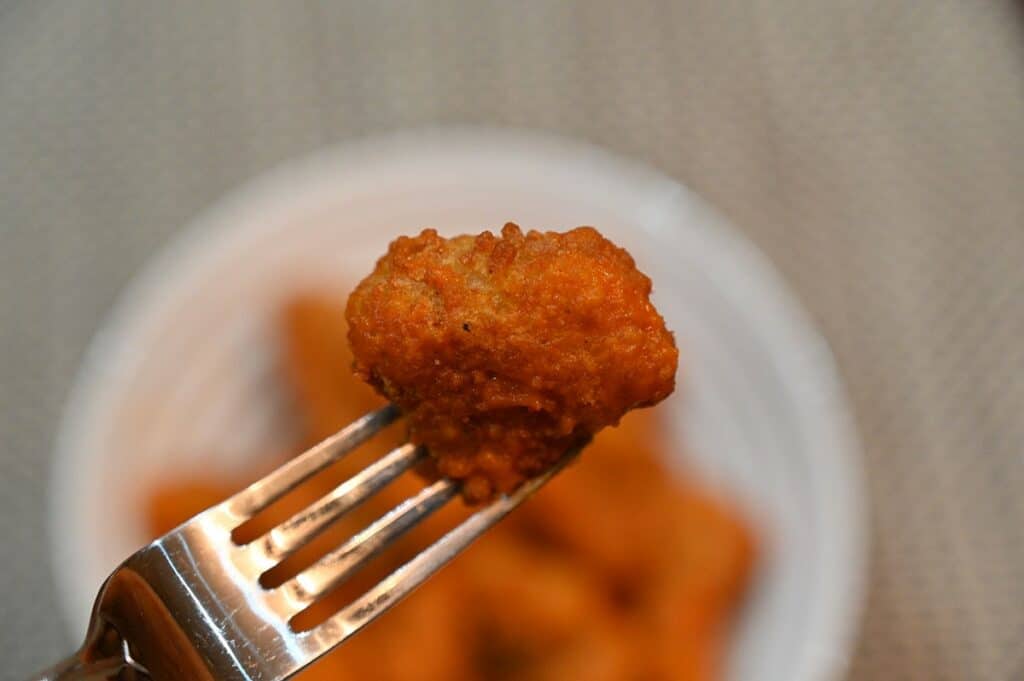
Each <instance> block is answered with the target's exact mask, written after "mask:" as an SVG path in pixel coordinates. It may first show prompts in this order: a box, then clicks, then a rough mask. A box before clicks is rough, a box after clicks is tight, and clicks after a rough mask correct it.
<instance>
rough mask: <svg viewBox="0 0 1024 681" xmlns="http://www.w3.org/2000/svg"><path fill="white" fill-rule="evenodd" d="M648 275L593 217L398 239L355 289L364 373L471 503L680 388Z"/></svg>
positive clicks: (352, 325)
mask: <svg viewBox="0 0 1024 681" xmlns="http://www.w3.org/2000/svg"><path fill="white" fill-rule="evenodd" d="M650 293H651V281H650V279H648V278H647V277H646V276H645V275H644V274H642V273H641V272H640V271H639V270H637V268H636V265H635V263H634V262H633V258H632V257H631V256H630V255H629V253H627V252H626V251H625V250H623V249H621V248H619V247H618V246H616V245H615V244H613V243H612V242H610V241H609V240H607V239H606V238H604V237H603V236H601V234H600V233H599V232H598V231H597V230H596V229H594V228H592V227H579V228H576V229H573V230H570V231H568V232H565V233H558V232H544V233H541V232H536V231H531V232H528V233H526V234H523V232H522V231H521V230H520V229H519V227H517V226H516V225H514V224H511V223H509V224H507V225H505V227H504V228H503V229H502V231H501V235H500V236H495V235H493V234H491V233H490V232H483V233H482V234H480V235H478V236H459V237H455V238H452V239H445V238H443V237H441V236H439V235H438V234H437V233H436V232H435V231H434V230H429V229H428V230H425V231H423V232H422V233H421V234H420V235H419V236H417V237H400V238H399V239H397V240H395V241H394V242H393V243H392V244H391V246H390V247H389V248H388V252H387V254H386V255H384V257H382V258H381V259H380V260H379V261H378V262H377V266H376V268H375V269H374V271H373V273H372V274H370V276H368V277H367V278H366V279H364V280H363V281H362V282H361V283H360V284H359V286H358V287H357V288H356V289H355V291H354V292H353V293H352V295H351V297H350V298H349V302H348V307H347V310H346V316H347V318H348V322H349V334H348V337H349V342H350V344H351V348H352V352H353V355H354V356H355V360H356V361H355V369H356V372H357V373H358V374H359V375H360V376H361V377H362V378H363V379H365V380H366V381H368V382H369V383H370V384H372V385H373V386H374V387H375V388H376V389H377V390H379V391H380V392H381V393H382V394H383V395H385V396H386V397H387V398H388V399H390V400H392V401H393V402H395V403H396V404H397V405H398V406H399V407H400V408H401V409H402V410H403V411H404V412H405V413H406V415H407V416H408V419H409V424H410V432H411V437H412V439H413V440H414V441H416V442H419V443H422V444H426V445H427V447H428V449H429V450H430V452H431V453H432V454H433V456H434V458H435V461H436V465H437V469H438V470H439V472H440V473H441V474H443V475H447V476H450V477H453V478H457V479H462V480H465V486H464V490H465V494H466V496H467V498H469V499H470V500H473V501H481V500H486V499H487V498H489V497H490V496H491V495H492V494H493V493H494V492H495V491H498V492H508V491H510V490H511V489H513V488H514V487H516V486H517V485H518V484H519V483H521V482H522V481H523V480H524V479H526V478H527V477H530V476H532V475H536V474H537V473H540V472H541V471H543V470H545V469H546V468H548V467H549V466H550V465H551V464H552V463H554V461H556V460H557V459H558V458H559V457H560V456H561V455H562V454H563V453H564V452H565V451H566V450H568V449H569V448H571V447H572V446H574V445H576V444H579V443H581V442H583V441H585V440H586V439H587V438H588V437H589V436H591V435H592V434H594V433H596V432H598V431H599V430H601V429H602V428H604V427H605V426H608V425H613V424H615V423H617V422H618V420H619V419H620V418H621V417H622V415H623V414H625V413H626V412H627V411H629V410H630V409H634V408H636V407H645V406H650V405H653V404H655V403H657V402H659V401H661V400H662V399H664V398H665V397H666V396H668V395H669V393H671V392H672V390H673V388H674V387H675V373H676V365H677V361H678V351H677V350H676V346H675V341H674V339H673V336H672V334H671V333H670V332H669V331H668V329H666V328H665V322H664V320H663V319H662V318H661V316H660V315H659V314H658V312H657V310H655V309H654V306H653V305H652V304H651V302H650Z"/></svg>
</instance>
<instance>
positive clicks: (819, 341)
mask: <svg viewBox="0 0 1024 681" xmlns="http://www.w3.org/2000/svg"><path fill="white" fill-rule="evenodd" d="M452 149H456V150H461V151H463V152H469V153H479V151H482V150H487V151H489V152H491V153H502V152H504V153H509V152H512V153H515V154H523V153H524V150H525V151H526V153H543V154H557V155H569V156H572V157H578V158H581V159H587V160H588V161H590V162H593V163H598V164H600V165H602V166H605V168H606V169H607V170H609V171H611V172H612V173H620V174H624V175H630V176H633V177H640V178H643V179H645V180H646V181H648V182H651V183H652V185H653V186H656V187H659V188H660V190H662V191H664V192H665V194H664V196H665V197H667V200H678V199H679V198H680V197H682V198H684V199H685V200H686V201H687V203H689V204H693V205H696V206H697V207H698V208H700V209H701V215H702V217H704V218H708V219H706V220H702V221H697V223H698V224H696V225H695V226H694V227H693V228H694V229H695V230H698V231H700V236H701V238H702V239H705V240H707V241H708V242H710V244H711V246H712V247H713V248H714V249H715V250H717V251H719V252H723V253H728V257H729V258H730V260H731V261H732V262H734V263H740V265H741V266H740V267H738V268H736V269H735V270H729V271H721V272H718V273H717V275H718V280H719V281H718V283H720V284H722V285H723V286H728V287H730V288H731V289H732V290H733V291H734V292H736V293H738V294H739V295H741V296H744V295H745V296H746V297H748V298H752V299H757V300H759V301H760V300H763V299H764V298H765V293H764V290H763V289H764V288H765V287H766V286H767V288H769V289H770V293H771V294H772V295H770V296H768V298H769V299H771V300H772V301H773V304H772V305H770V306H768V307H770V308H771V309H770V310H767V309H764V310H758V311H757V314H758V317H759V321H760V322H762V323H763V324H764V325H765V327H764V330H765V331H766V334H765V335H766V336H768V337H769V339H770V340H772V339H774V341H776V342H774V350H775V352H778V353H781V355H782V356H783V357H784V359H785V360H786V362H787V364H790V363H791V364H793V365H794V366H798V367H802V368H803V371H801V372H797V373H798V375H812V376H813V377H814V379H815V381H816V384H815V386H813V387H814V388H815V389H816V390H817V392H819V393H821V395H823V396H824V399H819V401H820V404H818V405H815V406H816V407H817V409H816V413H817V416H819V417H820V419H818V420H815V419H808V420H807V421H806V424H805V425H807V426H809V427H811V428H812V429H813V432H811V433H809V434H808V436H809V437H811V438H813V439H818V440H820V441H826V440H825V439H826V438H827V441H828V443H829V447H830V448H831V449H832V450H833V453H834V455H833V456H832V457H830V458H828V459H823V460H822V461H824V462H826V463H827V464H828V468H827V470H824V471H821V472H822V473H823V474H821V475H818V476H816V479H815V482H816V483H818V484H820V485H822V486H823V487H822V490H823V492H822V490H819V493H824V494H825V495H827V498H829V499H830V500H831V503H830V505H829V509H828V510H829V512H830V513H831V514H832V515H833V522H835V523H838V525H839V526H841V527H843V528H844V529H845V530H846V534H845V536H843V537H838V538H836V542H837V543H835V544H834V545H833V546H832V549H833V550H832V552H831V554H830V556H831V557H832V560H831V561H830V562H829V563H828V564H827V566H826V567H827V568H829V569H828V570H824V574H825V575H826V576H827V578H828V580H829V583H828V585H826V586H827V588H824V587H823V588H821V589H819V592H820V593H821V594H823V597H824V598H828V599H830V600H829V602H827V603H825V604H824V605H821V606H819V608H818V609H819V610H820V611H821V612H824V613H826V614H828V613H831V614H830V615H829V616H828V617H825V621H823V622H819V624H820V625H821V628H819V629H816V630H815V636H816V640H814V641H808V642H805V644H804V645H803V647H802V649H801V650H800V651H799V656H800V657H799V661H798V663H797V664H796V665H795V667H796V669H797V670H798V671H799V674H798V675H797V676H796V677H794V681H797V680H798V679H800V680H806V681H825V680H826V679H832V680H838V679H840V678H842V675H843V674H844V673H845V671H846V670H847V668H848V666H849V662H850V657H851V655H852V652H853V646H854V644H855V641H856V638H857V635H858V632H859V628H860V622H861V618H862V615H863V608H864V597H865V592H866V584H867V573H868V568H869V561H868V556H869V536H868V528H869V522H868V508H869V507H868V503H867V492H866V485H865V472H864V468H863V460H862V457H861V455H860V452H861V445H860V441H859V437H858V435H857V432H856V428H855V421H854V418H853V411H852V408H851V407H850V404H849V401H848V399H847V397H846V394H845V390H844V388H843V385H842V381H841V379H840V372H839V369H838V366H837V364H836V362H835V360H834V358H833V356H832V353H831V351H830V349H829V347H828V343H827V341H826V340H825V338H824V337H823V336H822V335H821V333H820V332H819V331H818V330H817V328H816V326H815V325H814V324H813V323H812V322H811V318H810V316H809V315H808V314H807V312H806V311H805V310H804V309H803V307H802V306H801V305H800V303H799V302H798V300H799V299H798V298H797V297H796V296H795V295H794V294H793V292H792V290H791V289H790V287H789V286H788V284H787V283H786V282H785V281H784V280H783V278H782V276H781V275H780V274H779V273H778V272H777V270H776V269H775V268H774V266H773V265H772V264H771V263H770V261H769V260H768V258H767V256H765V255H764V254H763V253H762V252H761V251H760V250H758V249H757V248H756V247H755V246H754V245H753V244H752V243H751V242H749V241H748V240H747V239H746V238H745V237H743V236H742V235H741V234H740V233H739V232H737V231H736V230H735V228H733V227H732V226H731V225H730V224H729V223H728V222H727V221H726V220H725V219H723V218H722V217H721V216H720V214H719V213H718V212H717V211H715V210H714V209H713V208H712V207H711V206H709V205H708V204H707V203H706V202H705V201H704V200H703V199H701V198H700V197H699V196H696V195H694V194H693V193H692V192H691V191H690V190H689V189H687V188H686V187H685V186H683V185H682V184H681V183H679V182H678V181H676V180H675V179H673V178H671V177H669V176H667V175H666V174H663V173H661V172H660V171H658V170H656V169H654V168H653V167H651V166H649V165H647V164H644V163H641V162H639V161H635V160H632V159H630V158H627V157H623V156H621V155H620V154H617V153H613V152H611V151H609V150H606V149H604V148H602V147H598V146H596V145H592V144H590V143H587V142H583V141H579V140H574V139H570V138H565V137H562V136H559V135H556V134H553V133H549V132H542V131H536V130H529V129H521V128H507V127H493V126H470V125H460V126H430V127H423V128H412V129H401V130H397V131H392V132H387V133H377V134H373V135H370V136H367V137H363V138H359V139H355V140H352V141H348V142H344V143H341V144H337V145H333V146H328V147H325V148H323V149H320V150H318V151H316V152H314V153H312V154H308V155H306V156H300V157H299V158H297V159H294V160H291V161H286V162H285V163H283V164H281V165H279V166H277V167H276V168H272V169H270V170H268V171H266V172H264V173H262V174H259V175H257V176H256V177H255V178H254V179H251V180H249V181H247V182H244V183H243V184H241V185H240V186H239V187H237V188H235V189H233V190H230V191H229V192H227V193H226V194H225V195H224V196H223V197H222V198H220V199H219V200H217V201H216V202H214V203H213V205H212V206H209V207H207V208H205V209H203V210H201V212H200V213H199V214H198V215H197V216H195V217H193V218H192V219H191V220H189V221H188V224H187V225H186V226H185V227H184V228H183V229H181V230H180V231H178V232H177V233H175V234H174V235H173V236H172V237H171V238H170V239H169V240H168V242H167V243H165V244H164V245H163V246H162V247H161V248H159V249H158V250H157V251H156V253H154V254H153V255H152V256H151V257H150V258H148V259H147V260H146V261H144V263H143V264H142V266H141V268H140V269H139V270H138V271H137V272H136V273H135V274H134V275H133V276H132V278H131V279H130V281H129V283H128V284H127V285H126V286H125V287H124V288H123V289H122V291H121V292H120V293H119V295H118V296H117V298H116V300H115V303H114V305H113V306H112V308H111V309H110V310H109V311H108V313H107V314H106V315H105V316H104V317H103V319H102V320H101V322H100V324H99V326H98V330H97V331H96V333H95V335H94V336H93V338H92V340H91V341H90V343H89V345H88V347H87V349H86V352H85V354H84V355H83V359H82V360H81V364H80V367H79V369H78V371H77V374H76V375H75V377H74V379H73V381H72V384H71V388H70V390H69V392H68V396H67V398H66V401H65V404H64V408H63V411H62V414H61V418H60V421H59V425H58V430H57V436H56V438H55V441H54V449H53V456H52V457H51V464H50V471H49V487H48V491H49V499H48V510H49V517H48V534H49V544H50V559H51V561H50V564H51V568H52V572H53V579H54V581H55V583H56V589H57V594H58V604H59V609H60V610H61V614H62V616H63V619H64V620H65V622H66V624H67V627H66V628H67V630H68V631H69V632H71V633H72V634H73V635H80V633H81V632H76V631H73V627H77V626H78V622H79V618H78V615H77V614H76V612H75V611H76V607H77V606H76V603H77V601H79V596H78V594H80V592H81V588H82V587H83V586H84V585H83V584H81V580H80V579H79V580H76V568H75V564H74V560H75V555H76V550H75V549H74V548H73V542H69V541H67V537H68V536H69V533H68V522H69V519H70V521H71V522H74V519H75V514H74V513H73V511H74V509H75V503H74V500H75V498H76V496H77V495H76V490H77V489H81V488H82V486H81V484H80V481H81V480H82V478H83V476H88V475H90V467H89V458H90V457H89V456H88V449H87V448H84V447H79V446H77V445H78V443H79V442H82V441H87V440H89V439H90V438H95V437H96V427H97V425H98V423H97V422H98V420H97V418H96V415H97V414H99V413H101V412H102V410H103V409H104V407H105V405H109V404H110V402H111V400H112V399H113V397H114V393H115V390H114V388H115V386H116V385H117V384H118V382H117V381H116V380H111V379H112V378H113V377H114V372H113V370H112V369H111V366H113V365H114V364H115V362H113V360H114V358H118V357H120V356H122V355H123V354H124V353H129V352H131V350H132V349H131V348H130V347H128V346H127V344H126V338H127V337H128V336H131V335H134V334H133V333H132V332H131V330H132V329H137V328H139V326H140V325H142V324H144V321H143V320H145V319H147V318H148V317H149V314H150V313H151V312H152V311H154V310H156V309H158V308H159V307H160V306H159V305H156V304H154V301H156V300H159V299H161V298H165V297H169V296H172V295H173V290H174V288H175V281H176V280H177V281H178V282H179V283H178V285H179V286H184V284H185V280H186V279H187V277H181V276H177V277H176V276H175V274H174V273H175V271H176V270H177V269H179V267H180V265H181V263H183V262H188V263H190V267H193V268H195V267H198V262H199V261H201V260H203V259H204V258H213V257H215V254H216V253H217V252H219V250H220V249H223V248H226V247H228V246H229V245H230V242H231V241H232V240H233V239H235V238H238V236H239V235H240V234H242V233H243V232H245V233H248V236H251V232H252V230H254V229H256V230H259V229H261V226H259V225H252V224H245V223H244V222H243V221H241V220H238V219H237V218H238V217H239V216H240V215H243V214H249V213H251V212H252V211H253V210H255V207H257V206H266V207H268V208H269V207H272V206H280V205H281V204H282V203H284V204H287V203H288V202H289V196H290V195H291V194H293V193H294V192H296V190H297V189H298V188H301V187H303V186H304V185H306V186H308V185H311V184H315V183H316V182H317V181H318V178H320V179H322V178H323V176H325V175H330V174H332V173H337V172H339V171H340V169H342V168H354V167H358V166H359V164H361V163H365V162H367V161H370V160H372V161H374V162H378V163H380V162H384V163H386V162H388V160H389V159H391V160H393V159H394V158H396V156H397V155H403V154H410V153H413V154H414V153H420V154H423V153H427V154H429V153H435V154H436V153H441V154H444V153H450V150H452ZM266 228H269V225H268V226H266ZM742 272H745V273H747V274H748V275H750V274H751V273H752V274H753V275H754V276H742V274H740V273H742ZM755 289H756V290H755ZM780 319H781V320H782V321H781V322H780ZM794 343H795V344H794ZM794 348H795V349H794ZM807 387H808V388H809V387H811V386H807ZM795 389H796V390H803V389H804V386H799V385H798V386H795ZM819 397H820V396H819ZM92 474H95V472H93V473H92ZM76 582H78V583H76ZM93 588H96V589H98V588H99V585H95V586H94V587H93ZM819 619H820V618H819ZM76 643H77V642H76Z"/></svg>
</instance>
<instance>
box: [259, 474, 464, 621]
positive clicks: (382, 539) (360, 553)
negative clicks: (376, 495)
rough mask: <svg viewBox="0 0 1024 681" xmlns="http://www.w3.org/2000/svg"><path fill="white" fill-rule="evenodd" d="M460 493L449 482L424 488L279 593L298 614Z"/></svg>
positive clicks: (311, 567) (301, 573) (452, 482)
mask: <svg viewBox="0 0 1024 681" xmlns="http://www.w3.org/2000/svg"><path fill="white" fill-rule="evenodd" d="M458 491H459V484H458V483H456V482H455V481H453V480H451V479H449V478H442V479H441V480H438V481H437V482H435V483H433V484H431V485H429V486H427V487H425V488H423V489H422V490H420V492H419V493H418V494H416V495H415V496H413V497H410V498H409V499H406V500H405V501H403V502H402V503H400V504H398V505H397V506H395V507H394V508H392V509H391V510H390V511H388V512H387V513H386V514H384V515H383V516H381V517H380V518H378V519H377V520H376V521H374V522H373V523H371V524H370V525H368V526H367V527H366V528H364V529H363V530H361V531H360V532H359V533H358V534H356V535H354V536H353V537H352V538H351V539H349V540H348V541H346V542H345V543H344V544H342V545H341V546H340V547H338V548H337V549H335V550H333V551H331V552H330V553H328V554H327V555H326V556H324V557H323V558H321V559H320V560H319V561H317V562H316V563H314V564H313V565H311V566H310V567H308V568H306V569H305V570H303V571H302V572H300V573H299V574H298V575H296V576H295V577H293V578H291V579H290V580H288V581H287V582H285V583H284V584H282V585H281V586H280V587H278V589H279V590H280V591H281V592H282V593H283V594H285V595H284V598H285V600H286V601H287V602H288V603H289V604H291V607H293V608H294V611H295V612H298V611H299V610H301V609H302V608H304V607H306V606H307V605H309V604H311V603H313V602H314V601H316V600H317V599H318V598H320V597H321V596H323V595H324V594H326V593H327V592H328V591H330V590H331V589H333V588H335V587H336V586H338V585H339V584H341V583H342V582H343V581H345V580H346V579H348V577H349V576H350V575H352V574H353V573H354V572H355V571H356V570H358V569H359V568H361V567H362V566H363V565H364V564H365V563H366V562H367V561H369V560H370V559H371V558H373V557H374V556H375V555H377V553H379V552H380V551H381V550H382V549H384V548H385V547H387V546H388V545H389V544H391V542H393V541H395V540H396V539H398V538H399V537H401V536H402V535H403V534H405V533H406V532H407V531H408V530H409V529H411V528H412V527H414V526H415V525H416V524H417V523H419V522H420V521H421V520H423V519H424V518H426V517H427V516H429V515H431V514H432V513H433V512H434V511H436V510H437V509H439V508H441V507H442V506H444V505H445V504H446V503H448V501H449V500H451V498H452V497H454V496H455V494H456V493H457V492H458Z"/></svg>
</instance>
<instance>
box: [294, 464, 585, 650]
mask: <svg viewBox="0 0 1024 681" xmlns="http://www.w3.org/2000/svg"><path fill="white" fill-rule="evenodd" d="M581 449H582V447H576V448H574V449H572V450H570V451H569V452H567V453H566V454H565V455H563V456H562V458H561V459H560V460H559V461H558V463H557V464H555V466H553V467H552V468H551V469H549V470H547V471H546V472H544V473H542V474H541V475H539V476H537V477H535V478H532V479H531V480H528V481H527V482H526V483H524V484H523V485H522V486H520V487H519V489H517V490H516V491H515V492H513V493H512V494H509V495H507V496H502V497H499V498H498V499H496V500H494V501H492V502H491V503H490V504H489V505H487V506H486V507H484V508H483V509H481V510H479V511H477V512H476V513H474V514H473V515H471V516H470V517H469V518H467V519H466V520H464V521H463V522H462V523H461V524H459V525H458V526H457V527H455V528H454V529H453V530H451V531H450V532H448V533H447V534H446V535H444V536H443V537H441V538H440V539H438V540H437V541H436V542H434V543H433V544H431V545H430V546H429V547H427V548H426V549H424V550H423V551H422V552H420V553H419V554H417V555H416V556H415V557H414V558H412V559H411V560H410V561H409V562H407V563H405V564H404V565H402V566H401V567H399V568H398V569H397V570H395V571H394V572H392V573H391V574H390V575H388V576H387V577H385V578H384V579H383V580H381V581H380V583H378V584H377V585H376V586H374V587H373V588H372V589H370V590H369V591H367V592H366V593H365V594H363V595H362V596H360V597H359V598H358V599H356V600H355V601H353V602H352V603H350V604H349V605H347V606H345V607H344V608H343V609H342V610H340V611H339V612H338V613H337V614H335V615H333V616H332V617H331V618H330V619H328V620H327V621H325V622H324V623H323V624H320V625H319V626H317V627H315V628H313V629H311V630H309V631H308V632H303V635H304V636H306V637H307V638H311V639H315V641H316V642H317V644H319V645H321V646H322V652H327V650H329V649H330V648H333V647H334V646H336V645H338V644H339V643H341V642H342V641H344V640H345V639H346V638H348V637H349V636H351V635H352V634H354V633H355V632H357V631H359V630H360V629H361V628H363V627H364V626H365V625H366V624H368V623H369V622H370V621H372V620H373V619H375V618H376V617H377V616H379V615H380V614H381V613H383V612H384V611H385V610H387V609H389V608H390V607H391V606H393V605H395V603H397V602H398V601H400V600H401V599H402V598H404V597H405V596H407V595H408V594H409V592H411V591H412V590H413V589H415V588H416V587H418V586H419V585H420V584H422V583H423V582H424V581H426V580H427V578H428V577H430V576H431V575H433V574H434V573H435V572H437V571H438V570H439V569H440V568H442V567H444V566H445V565H446V564H447V563H448V562H449V561H450V560H452V559H453V558H454V557H455V556H457V555H458V554H459V553H460V552H462V551H463V550H464V549H465V548H466V547H467V546H469V545H470V544H471V543H472V542H473V541H474V540H475V539H476V538H477V537H479V536H480V535H481V534H483V533H484V532H486V531H487V530H488V529H489V528H490V527H491V526H493V525H494V524H495V523H496V522H498V521H499V520H501V519H502V518H504V517H505V516H506V515H508V514H509V513H510V512H511V511H512V510H513V509H515V508H516V507H517V506H519V504H521V503H523V501H525V500H526V499H528V498H529V497H530V496H531V495H532V494H533V493H534V492H536V491H537V490H538V489H540V488H541V487H542V486H543V485H544V484H545V483H547V482H548V480H550V479H551V478H552V477H553V476H554V475H555V474H556V473H558V472H559V471H560V470H562V469H563V468H564V467H565V466H566V465H567V464H568V463H569V462H570V461H572V460H573V459H574V458H575V457H576V455H577V454H578V453H579V452H580V450H581Z"/></svg>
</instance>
